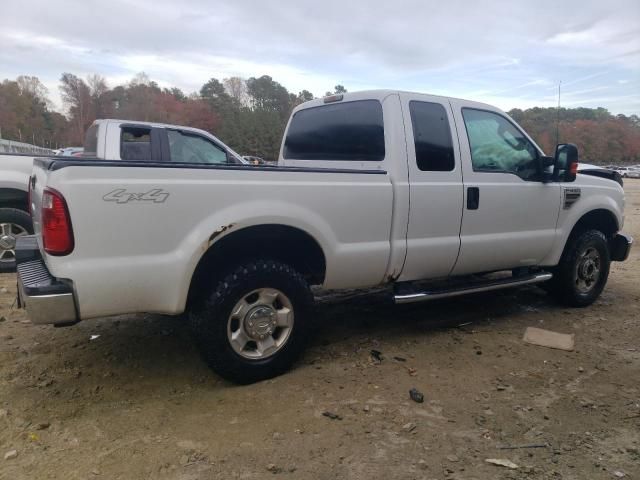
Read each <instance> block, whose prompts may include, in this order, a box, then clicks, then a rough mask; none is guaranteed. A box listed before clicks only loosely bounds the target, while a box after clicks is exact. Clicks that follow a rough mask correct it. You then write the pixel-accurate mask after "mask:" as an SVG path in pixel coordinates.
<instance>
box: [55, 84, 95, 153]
mask: <svg viewBox="0 0 640 480" xmlns="http://www.w3.org/2000/svg"><path fill="white" fill-rule="evenodd" d="M60 82H61V84H60V94H61V96H62V101H63V103H64V104H65V106H66V107H67V109H68V111H69V116H70V117H71V121H72V122H73V125H74V127H75V132H74V135H73V138H74V141H78V142H81V141H82V139H83V137H84V131H85V129H86V128H87V127H88V126H89V124H90V123H91V122H92V121H93V118H90V111H91V91H90V90H89V87H88V86H87V84H86V83H84V81H83V80H82V79H81V78H78V77H76V76H75V75H73V74H72V73H63V74H62V77H61V78H60Z"/></svg>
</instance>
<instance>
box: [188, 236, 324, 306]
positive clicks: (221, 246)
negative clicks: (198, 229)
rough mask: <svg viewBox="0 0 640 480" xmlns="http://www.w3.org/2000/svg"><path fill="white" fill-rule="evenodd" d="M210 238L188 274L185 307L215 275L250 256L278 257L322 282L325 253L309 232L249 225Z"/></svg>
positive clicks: (276, 258) (312, 283)
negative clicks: (210, 242)
mask: <svg viewBox="0 0 640 480" xmlns="http://www.w3.org/2000/svg"><path fill="white" fill-rule="evenodd" d="M225 230H226V229H225ZM217 233H222V232H217ZM216 236H219V239H217V240H216V239H215V237H216ZM211 240H214V241H213V243H212V244H211V245H210V246H209V248H208V249H207V250H206V251H205V252H204V254H203V255H202V256H201V257H200V260H199V261H198V263H197V265H196V267H195V270H194V272H193V275H192V276H191V281H190V285H189V291H188V294H187V306H188V305H190V304H191V303H192V302H193V301H195V300H197V299H199V298H201V297H200V294H201V293H202V292H203V291H206V287H207V286H208V285H210V284H211V282H212V281H214V280H215V279H216V278H218V277H217V275H216V274H219V273H223V272H225V271H226V270H228V269H229V268H230V267H231V266H232V265H234V264H237V263H240V262H242V261H245V260H249V259H259V258H269V259H273V260H278V261H281V262H283V263H287V264H289V265H291V266H292V267H293V268H295V269H296V270H297V271H298V272H300V273H301V274H302V275H303V276H304V277H305V278H306V280H307V281H308V282H309V284H311V285H317V284H321V283H323V282H324V278H325V274H326V268H327V263H326V256H325V252H324V251H323V249H322V247H321V245H320V243H319V242H318V241H317V240H316V239H315V238H314V237H313V236H312V235H311V234H309V233H308V232H306V231H304V230H302V229H300V228H297V227H292V226H290V225H284V224H260V225H251V226H246V227H243V228H240V229H237V230H234V231H231V232H229V233H226V234H224V236H222V235H217V234H216V233H214V234H212V236H211Z"/></svg>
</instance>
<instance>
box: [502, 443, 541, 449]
mask: <svg viewBox="0 0 640 480" xmlns="http://www.w3.org/2000/svg"><path fill="white" fill-rule="evenodd" d="M548 446H549V444H548V443H532V444H529V445H502V446H500V447H498V450H518V449H521V448H546V447H548Z"/></svg>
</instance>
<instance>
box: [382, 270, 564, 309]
mask: <svg viewBox="0 0 640 480" xmlns="http://www.w3.org/2000/svg"><path fill="white" fill-rule="evenodd" d="M552 277H553V274H551V273H548V272H539V273H534V274H531V275H522V276H517V277H509V278H504V279H498V280H489V281H487V282H483V283H475V284H473V285H467V286H464V287H460V288H453V289H449V290H446V289H433V290H426V291H424V292H407V293H402V294H395V295H394V300H395V302H396V303H413V302H424V301H427V300H436V299H438V298H447V297H456V296H458V295H466V294H468V293H479V292H489V291H491V290H500V289H502V288H508V287H519V286H521V285H531V284H534V283H541V282H546V281H547V280H551V278H552Z"/></svg>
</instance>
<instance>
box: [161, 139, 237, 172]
mask: <svg viewBox="0 0 640 480" xmlns="http://www.w3.org/2000/svg"><path fill="white" fill-rule="evenodd" d="M167 136H168V138H169V151H170V152H171V161H172V162H179V163H207V164H212V165H224V164H227V163H229V162H228V161H227V152H225V151H224V150H222V149H221V148H220V147H218V146H217V145H214V144H213V143H212V142H210V141H209V140H207V139H205V138H202V137H201V136H199V135H196V134H189V133H185V132H180V131H178V130H167Z"/></svg>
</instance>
